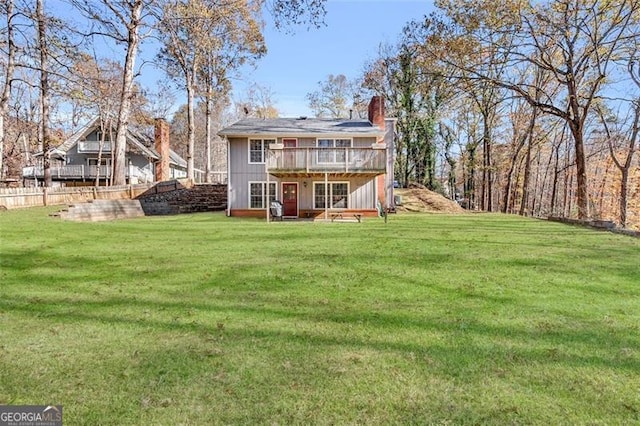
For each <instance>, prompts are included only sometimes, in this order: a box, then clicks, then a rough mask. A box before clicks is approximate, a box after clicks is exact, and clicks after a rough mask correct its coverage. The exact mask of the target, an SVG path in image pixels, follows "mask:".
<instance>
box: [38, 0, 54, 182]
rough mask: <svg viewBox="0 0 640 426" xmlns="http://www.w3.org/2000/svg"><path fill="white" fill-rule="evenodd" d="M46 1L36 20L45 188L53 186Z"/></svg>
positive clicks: (40, 5)
mask: <svg viewBox="0 0 640 426" xmlns="http://www.w3.org/2000/svg"><path fill="white" fill-rule="evenodd" d="M43 1H44V0H38V1H37V3H36V19H37V21H38V47H39V50H40V114H41V116H40V132H41V135H42V161H43V163H42V165H43V168H44V186H51V158H50V152H49V150H50V149H51V132H50V130H49V70H48V67H47V60H48V56H49V51H48V45H47V39H46V21H45V16H44V5H43Z"/></svg>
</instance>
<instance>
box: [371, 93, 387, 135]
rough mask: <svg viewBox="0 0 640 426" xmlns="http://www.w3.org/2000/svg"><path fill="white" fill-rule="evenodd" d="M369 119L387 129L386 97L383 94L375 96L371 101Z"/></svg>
mask: <svg viewBox="0 0 640 426" xmlns="http://www.w3.org/2000/svg"><path fill="white" fill-rule="evenodd" d="M369 121H370V122H371V124H373V125H374V126H378V127H379V128H380V129H382V130H385V125H384V99H383V98H382V96H374V97H372V98H371V101H370V102H369Z"/></svg>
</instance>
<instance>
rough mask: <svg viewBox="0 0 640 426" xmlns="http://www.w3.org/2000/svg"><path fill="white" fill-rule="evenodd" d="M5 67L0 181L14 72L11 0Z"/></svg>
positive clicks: (0, 115) (0, 100) (0, 105)
mask: <svg viewBox="0 0 640 426" xmlns="http://www.w3.org/2000/svg"><path fill="white" fill-rule="evenodd" d="M6 8H7V39H6V42H7V57H6V61H7V65H6V70H5V76H4V85H3V87H2V96H1V97H0V180H1V179H3V178H4V161H3V160H4V137H5V132H4V118H5V116H6V115H7V111H8V110H9V100H10V99H11V85H12V80H13V72H14V70H15V54H16V45H15V41H14V36H13V0H7V4H6Z"/></svg>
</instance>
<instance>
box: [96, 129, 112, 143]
mask: <svg viewBox="0 0 640 426" xmlns="http://www.w3.org/2000/svg"><path fill="white" fill-rule="evenodd" d="M96 140H97V141H98V142H100V141H101V140H102V131H101V130H98V131H97V132H96ZM104 140H105V141H109V140H111V138H110V137H109V132H107V133H105V134H104Z"/></svg>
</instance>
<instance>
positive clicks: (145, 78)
mask: <svg viewBox="0 0 640 426" xmlns="http://www.w3.org/2000/svg"><path fill="white" fill-rule="evenodd" d="M67 2H68V0H50V1H47V2H45V5H46V6H47V8H48V10H49V12H50V13H54V14H56V15H62V16H63V17H65V18H70V19H71V20H73V21H76V22H77V25H79V26H82V25H84V24H86V20H84V19H83V18H81V17H80V16H79V15H78V14H77V12H75V11H73V9H71V8H69V6H68V4H67ZM326 7H327V15H326V17H325V23H326V26H323V27H321V28H319V29H315V28H313V29H307V28H306V26H300V27H297V28H294V30H295V32H294V33H287V32H284V31H277V30H276V29H275V28H274V26H273V22H272V21H271V18H270V16H269V15H268V14H265V19H266V25H265V28H264V36H265V42H266V44H267V49H268V53H267V55H266V56H264V57H263V58H262V59H260V60H259V61H258V62H257V63H256V65H255V67H254V68H249V67H246V68H245V69H244V70H243V71H242V75H241V76H240V79H234V80H233V85H234V94H233V97H234V99H235V100H241V99H242V98H243V94H244V92H245V90H246V88H247V87H248V86H250V85H251V84H253V83H258V84H260V85H262V86H267V87H269V88H270V89H271V91H272V92H273V94H274V96H273V100H274V101H275V103H276V107H277V108H278V110H279V111H280V114H281V115H282V116H284V117H287V116H289V117H291V116H300V115H308V116H311V115H313V114H312V113H311V111H310V110H309V108H308V106H307V101H306V94H307V93H310V92H313V91H315V90H317V88H318V82H319V81H321V80H324V79H326V77H327V76H328V75H329V74H334V75H335V74H344V75H346V76H347V77H349V78H354V77H357V76H359V75H360V74H361V72H362V70H363V68H364V65H365V63H366V62H367V61H368V60H370V59H373V58H375V57H376V54H377V51H378V46H379V45H380V44H381V43H395V42H396V41H397V40H398V38H399V35H400V34H401V32H402V28H403V27H404V26H405V24H406V23H407V22H409V21H411V20H413V19H421V18H422V17H423V16H424V15H426V14H428V13H430V12H431V11H432V10H433V9H434V6H433V1H432V0H327V4H326ZM96 42H97V45H96V50H97V51H98V55H99V56H103V57H112V58H113V59H115V60H116V61H118V62H120V63H122V62H123V61H124V49H123V47H122V46H114V45H113V43H112V42H111V41H106V42H105V41H101V40H100V39H97V40H96ZM156 53H157V45H156V43H155V41H154V40H153V39H145V40H144V41H143V43H142V45H141V46H140V52H139V55H138V59H137V63H136V70H137V71H138V72H139V75H138V77H137V79H136V81H137V82H139V83H140V84H142V86H143V87H146V88H147V89H149V90H151V91H156V90H157V84H158V81H159V80H160V79H162V74H161V72H160V71H159V70H158V69H157V68H156V67H155V66H154V65H153V60H154V57H155V55H156ZM173 95H174V96H175V99H176V105H174V107H175V108H174V110H175V109H177V108H178V107H179V104H180V103H183V102H185V99H186V95H185V94H184V93H183V92H182V91H181V90H179V89H175V90H173Z"/></svg>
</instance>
